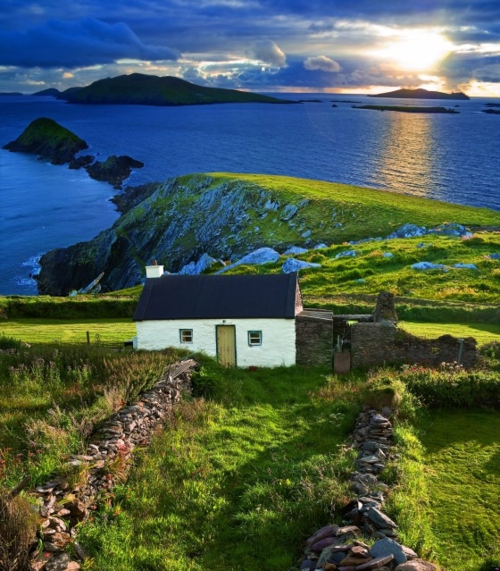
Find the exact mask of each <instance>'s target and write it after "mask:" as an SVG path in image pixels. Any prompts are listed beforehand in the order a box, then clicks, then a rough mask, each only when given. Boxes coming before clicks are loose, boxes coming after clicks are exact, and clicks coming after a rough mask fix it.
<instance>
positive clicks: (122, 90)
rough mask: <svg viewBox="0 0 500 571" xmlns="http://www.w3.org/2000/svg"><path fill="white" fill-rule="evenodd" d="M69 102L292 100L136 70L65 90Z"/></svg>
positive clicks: (165, 103) (167, 103)
mask: <svg viewBox="0 0 500 571" xmlns="http://www.w3.org/2000/svg"><path fill="white" fill-rule="evenodd" d="M58 98H59V99H65V100H66V101H68V102H69V103H93V104H115V105H117V104H127V105H159V106H177V105H207V104H211V103H292V102H291V101H286V100H282V99H277V98H276V97H270V96H268V95H260V94H258V93H250V92H245V91H238V90H236V89H220V88H214V87H203V86H201V85H195V84H194V83H190V82H189V81H185V80H184V79H179V78H178V77H171V76H166V77H158V76H156V75H145V74H142V73H132V74H130V75H119V76H118V77H113V78H106V79H100V80H98V81H94V83H91V84H90V85H88V86H86V87H82V88H78V89H73V88H72V89H70V90H67V91H64V92H62V93H61V94H60V95H59V97H58Z"/></svg>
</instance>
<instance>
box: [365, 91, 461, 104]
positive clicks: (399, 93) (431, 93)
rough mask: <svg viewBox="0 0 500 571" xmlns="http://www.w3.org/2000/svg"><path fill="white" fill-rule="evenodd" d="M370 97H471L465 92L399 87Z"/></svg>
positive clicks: (457, 98)
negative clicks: (443, 91)
mask: <svg viewBox="0 0 500 571" xmlns="http://www.w3.org/2000/svg"><path fill="white" fill-rule="evenodd" d="M368 97H395V98H399V99H456V100H461V101H468V100H469V99H470V97H468V96H467V95H465V93H461V92H457V93H442V92H441V91H428V90H427V89H422V88H418V89H407V88H402V89H397V90H396V91H389V92H387V93H377V94H376V95H368Z"/></svg>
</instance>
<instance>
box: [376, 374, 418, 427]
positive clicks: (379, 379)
mask: <svg viewBox="0 0 500 571" xmlns="http://www.w3.org/2000/svg"><path fill="white" fill-rule="evenodd" d="M367 381H368V384H367V391H366V392H367V394H366V403H367V404H368V405H370V406H372V407H373V408H376V409H378V410H380V409H382V408H383V407H385V406H387V407H390V408H391V409H395V410H396V414H397V416H398V417H399V418H407V419H411V418H414V416H415V413H416V410H417V409H418V408H419V406H420V403H419V401H418V399H417V398H415V396H414V395H413V394H412V393H411V392H409V391H408V390H407V387H406V385H405V383H404V382H403V381H402V380H401V379H400V374H399V373H398V372H397V371H396V370H394V369H388V368H386V369H378V370H376V371H370V372H369V373H368V375H367Z"/></svg>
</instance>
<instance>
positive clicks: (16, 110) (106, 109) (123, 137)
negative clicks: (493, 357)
mask: <svg viewBox="0 0 500 571" xmlns="http://www.w3.org/2000/svg"><path fill="white" fill-rule="evenodd" d="M281 97H283V95H281ZM285 97H288V98H290V99H295V100H297V99H298V98H301V97H305V96H303V95H296V94H294V95H287V96H285ZM306 97H307V98H308V99H320V100H321V103H312V102H310V103H303V104H300V105H263V104H244V105H242V104H239V105H238V104H226V105H210V106H193V107H178V108H173V107H148V106H127V105H124V106H108V105H92V106H90V105H70V104H67V103H65V102H62V101H57V100H55V99H52V98H45V97H34V96H22V97H13V96H2V97H0V147H1V146H3V145H5V144H6V143H8V142H9V141H11V140H13V139H15V138H16V137H18V136H19V134H20V133H21V132H22V131H23V130H24V129H25V128H26V126H27V125H28V124H29V123H30V122H31V121H32V120H34V119H36V118H38V117H50V118H52V119H54V120H56V121H57V122H58V123H60V124H61V125H63V126H65V127H67V128H68V129H70V130H71V131H73V132H74V133H76V134H77V135H78V136H80V137H81V138H83V139H84V140H85V141H87V143H88V144H89V147H90V148H89V149H88V150H87V151H85V153H91V154H93V155H96V156H97V157H98V158H99V159H100V160H104V159H105V158H107V157H108V156H109V155H111V154H116V155H121V154H126V155H129V156H131V157H133V158H135V159H138V160H140V161H142V162H144V163H145V167H144V168H143V169H138V170H136V171H135V172H133V173H132V175H131V177H130V178H129V179H128V180H127V181H126V183H127V184H129V185H137V184H142V183H144V182H149V181H163V180H166V179H167V178H169V177H172V176H178V175H183V174H189V173H195V172H215V171H229V172H235V173H238V172H259V173H268V174H280V175H289V176H297V177H304V178H314V179H321V180H329V181H337V182H344V183H349V184H354V185H357V186H367V187H372V188H379V189H384V190H391V191H393V192H399V193H405V194H411V195H415V196H425V197H428V198H433V199H437V200H444V201H447V202H455V203H459V204H467V205H471V206H483V207H488V208H493V209H496V210H500V183H499V181H500V161H498V159H497V154H498V149H499V148H500V116H499V115H488V114H485V113H482V112H481V110H482V109H483V108H484V103H485V102H496V103H499V102H500V101H499V100H498V99H497V100H495V99H485V100H481V99H473V100H471V101H460V102H453V101H450V102H438V101H436V102H430V101H427V102H422V101H415V102H412V101H411V100H409V101H406V102H405V103H407V104H412V103H414V104H418V105H444V106H446V107H452V106H454V105H456V104H458V107H457V108H456V109H457V111H459V112H460V113H459V114H453V115H451V114H450V115H449V114H442V115H441V114H437V115H436V114H432V115H431V114H409V113H393V112H378V111H369V110H359V109H352V107H351V103H344V102H336V105H337V107H335V108H334V107H332V100H333V99H336V100H344V101H356V102H359V103H363V104H366V103H371V104H374V103H376V104H387V105H391V104H392V105H395V104H396V101H397V100H394V99H387V100H384V99H372V98H367V97H364V96H358V95H351V96H344V95H342V96H338V95H325V94H321V95H307V96H306ZM115 193H116V191H115V190H114V189H113V188H112V187H111V186H110V185H108V184H106V183H102V182H97V181H94V180H92V179H90V178H89V177H88V176H87V174H86V172H85V171H84V170H79V171H73V170H69V169H68V168H67V167H66V166H53V165H50V164H48V163H47V162H44V161H38V160H37V159H36V157H34V156H29V155H22V154H19V153H10V152H8V151H6V150H3V149H2V150H0V294H2V295H6V294H34V293H36V282H35V281H34V280H33V279H31V277H30V275H31V274H32V273H33V272H36V269H37V260H38V258H39V256H40V255H41V254H42V253H43V252H46V251H48V250H51V249H53V248H56V247H61V246H68V245H70V244H73V243H76V242H79V241H82V240H89V239H91V238H92V237H94V236H95V235H96V234H98V233H99V232H100V231H101V230H104V229H105V228H107V227H109V226H111V225H112V224H113V222H114V221H115V220H116V218H117V217H118V214H117V213H116V212H115V210H114V207H113V205H112V203H110V202H109V198H110V197H111V196H112V195H113V194H115ZM93 277H94V276H90V279H89V281H90V280H91V279H92V278H93Z"/></svg>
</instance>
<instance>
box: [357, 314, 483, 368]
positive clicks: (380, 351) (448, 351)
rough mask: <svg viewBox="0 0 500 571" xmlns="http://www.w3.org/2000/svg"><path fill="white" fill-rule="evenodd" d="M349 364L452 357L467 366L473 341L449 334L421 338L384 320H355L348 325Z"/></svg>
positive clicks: (437, 361) (473, 349)
mask: <svg viewBox="0 0 500 571" xmlns="http://www.w3.org/2000/svg"><path fill="white" fill-rule="evenodd" d="M351 356H352V366H353V367H366V366H374V365H381V364H383V363H394V364H396V363H398V364H399V363H407V364H422V365H431V366H437V365H440V364H441V363H453V362H454V361H456V362H458V361H460V363H461V364H462V365H463V366H464V367H466V368H470V367H473V366H474V365H475V364H476V361H477V357H478V353H477V347H476V341H475V339H473V338H472V337H468V338H466V339H464V340H463V341H460V340H458V339H457V338H455V337H452V336H451V335H443V336H442V337H439V338H438V339H421V338H419V337H415V336H414V335H411V334H410V333H407V332H405V331H402V330H401V329H398V328H397V327H396V326H395V325H393V324H392V323H388V322H379V323H355V324H353V325H352V326H351Z"/></svg>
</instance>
